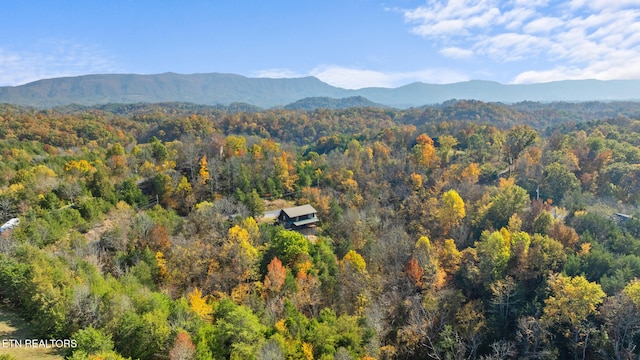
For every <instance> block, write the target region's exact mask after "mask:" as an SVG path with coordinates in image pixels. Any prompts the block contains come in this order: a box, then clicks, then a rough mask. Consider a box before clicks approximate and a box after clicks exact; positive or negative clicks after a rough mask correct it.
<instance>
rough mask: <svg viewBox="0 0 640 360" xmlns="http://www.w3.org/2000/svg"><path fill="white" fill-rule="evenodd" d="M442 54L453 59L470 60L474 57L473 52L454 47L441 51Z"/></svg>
mask: <svg viewBox="0 0 640 360" xmlns="http://www.w3.org/2000/svg"><path fill="white" fill-rule="evenodd" d="M440 54H442V55H443V56H445V57H448V58H451V59H469V58H471V57H473V50H469V49H462V48H459V47H455V46H452V47H447V48H444V49H441V50H440Z"/></svg>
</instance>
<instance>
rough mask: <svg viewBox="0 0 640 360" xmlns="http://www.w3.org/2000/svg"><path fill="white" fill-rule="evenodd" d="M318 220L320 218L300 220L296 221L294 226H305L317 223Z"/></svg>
mask: <svg viewBox="0 0 640 360" xmlns="http://www.w3.org/2000/svg"><path fill="white" fill-rule="evenodd" d="M317 222H318V218H311V219H305V220H300V221H294V222H293V226H304V225H309V224H315V223H317Z"/></svg>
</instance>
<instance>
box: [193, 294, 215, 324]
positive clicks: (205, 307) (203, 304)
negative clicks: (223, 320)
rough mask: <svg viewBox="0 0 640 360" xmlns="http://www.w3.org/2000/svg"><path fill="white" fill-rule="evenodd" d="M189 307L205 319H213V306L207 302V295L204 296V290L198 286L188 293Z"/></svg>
mask: <svg viewBox="0 0 640 360" xmlns="http://www.w3.org/2000/svg"><path fill="white" fill-rule="evenodd" d="M187 300H188V301H189V307H190V308H191V310H192V311H193V312H194V313H196V314H198V315H200V317H201V318H202V319H203V320H205V321H211V320H212V319H213V318H212V314H213V307H212V306H211V305H209V304H208V303H207V297H206V296H202V291H200V289H198V288H194V289H193V290H192V291H191V292H190V293H189V294H188V295H187Z"/></svg>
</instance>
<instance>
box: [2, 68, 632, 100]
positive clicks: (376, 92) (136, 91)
mask: <svg viewBox="0 0 640 360" xmlns="http://www.w3.org/2000/svg"><path fill="white" fill-rule="evenodd" d="M306 98H322V99H316V100H309V99H307V100H305V101H306V103H305V102H304V101H303V102H302V103H298V104H297V105H293V104H292V103H296V102H299V101H300V100H302V99H306ZM327 98H329V99H343V98H351V99H350V100H349V101H347V103H352V102H353V100H354V99H357V101H356V102H355V103H356V104H359V105H357V106H369V105H368V104H379V105H383V106H389V107H395V108H409V107H417V106H423V105H428V104H437V103H441V102H444V101H447V100H450V99H473V100H480V101H487V102H503V103H516V102H520V101H539V102H553V101H570V102H571V101H575V102H581V101H613V100H634V101H635V100H640V80H610V81H600V80H567V81H557V82H549V83H539V84H513V85H512V84H509V85H505V84H500V83H497V82H491V81H480V80H473V81H466V82H459V83H453V84H443V85H440V84H425V83H412V84H409V85H405V86H401V87H398V88H377V87H376V88H363V89H358V90H348V89H343V88H338V87H335V86H331V85H329V84H327V83H324V82H322V81H320V80H319V79H317V78H315V77H301V78H285V79H270V78H249V77H245V76H241V75H235V74H222V73H208V74H191V75H182V74H175V73H164V74H155V75H137V74H107V75H84V76H76V77H62V78H54V79H45V80H38V81H35V82H31V83H28V84H25V85H20V86H4V87H0V103H11V104H16V105H26V106H34V107H39V108H50V107H55V106H60V105H68V104H79V105H96V104H107V103H139V102H149V103H156V102H173V101H176V102H190V103H195V104H203V105H217V104H221V105H228V104H231V103H246V104H250V105H254V106H259V107H261V108H272V107H284V106H286V105H289V104H292V107H296V106H298V107H299V108H306V107H309V106H310V105H308V104H307V103H309V102H311V103H319V104H327V106H329V105H330V106H339V102H338V103H337V104H336V102H332V101H331V100H328V99H327Z"/></svg>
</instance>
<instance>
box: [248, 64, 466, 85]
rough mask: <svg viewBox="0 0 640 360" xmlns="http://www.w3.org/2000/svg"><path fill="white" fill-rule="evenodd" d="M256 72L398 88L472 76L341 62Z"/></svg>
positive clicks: (434, 70) (436, 70)
mask: <svg viewBox="0 0 640 360" xmlns="http://www.w3.org/2000/svg"><path fill="white" fill-rule="evenodd" d="M256 76H258V77H269V78H291V77H303V76H315V77H317V78H318V79H320V80H322V81H324V82H326V83H327V84H330V85H333V86H337V87H341V88H344V89H362V88H366V87H385V88H395V87H398V86H402V85H406V84H408V83H412V82H418V81H420V82H426V83H431V84H445V83H452V82H459V81H465V80H469V77H468V76H467V75H465V74H463V73H460V72H457V71H454V70H450V69H429V70H419V71H407V72H383V71H376V70H369V69H360V68H355V67H347V66H339V65H323V66H318V67H316V68H315V69H313V70H311V71H309V72H308V73H299V72H295V71H292V70H287V69H276V70H273V69H272V70H264V71H260V72H257V73H256Z"/></svg>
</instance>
